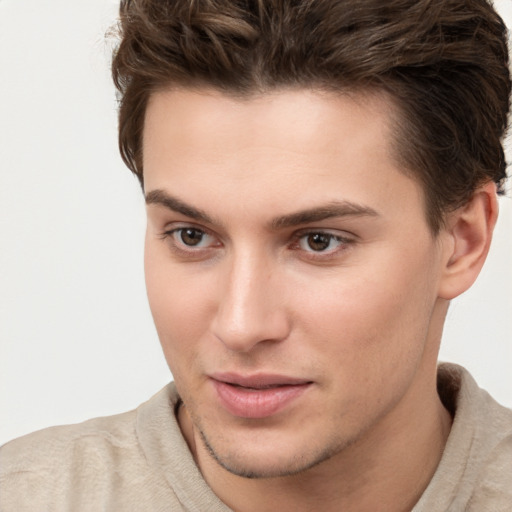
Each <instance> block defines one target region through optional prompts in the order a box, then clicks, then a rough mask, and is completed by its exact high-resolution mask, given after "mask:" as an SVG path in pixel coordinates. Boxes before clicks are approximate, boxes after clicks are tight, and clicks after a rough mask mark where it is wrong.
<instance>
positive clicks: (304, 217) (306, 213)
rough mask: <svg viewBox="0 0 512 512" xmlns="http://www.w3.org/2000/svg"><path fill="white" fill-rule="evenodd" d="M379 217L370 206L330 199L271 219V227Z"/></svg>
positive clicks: (281, 227)
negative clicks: (320, 204)
mask: <svg viewBox="0 0 512 512" xmlns="http://www.w3.org/2000/svg"><path fill="white" fill-rule="evenodd" d="M367 216H368V217H380V214H379V213H378V212H377V211H376V210H374V209H373V208H370V207H369V206H364V205H360V204H356V203H352V202H350V201H332V202H330V203H328V204H326V205H323V206H319V207H316V208H310V209H308V210H302V211H299V212H295V213H290V214H287V215H283V216H281V217H277V218H275V219H273V220H272V222H271V224H270V226H271V229H273V230H277V229H283V228H289V227H294V226H298V225H300V224H310V223H311V222H318V221H321V220H325V219H331V218H334V217H367Z"/></svg>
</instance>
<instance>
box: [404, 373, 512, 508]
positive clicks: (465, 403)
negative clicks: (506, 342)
mask: <svg viewBox="0 0 512 512" xmlns="http://www.w3.org/2000/svg"><path fill="white" fill-rule="evenodd" d="M438 391H439V395H440V397H441V399H442V401H443V403H444V404H445V407H446V408H447V409H448V410H450V412H452V415H453V416H454V419H453V425H452V429H451V432H450V436H449V438H448V442H447V444H446V446H445V450H444V453H443V456H442V458H441V462H440V464H439V466H438V468H437V471H436V473H435V475H434V477H433V479H432V481H431V482H430V485H429V486H428V488H427V489H426V491H425V493H424V495H423V497H422V499H421V500H420V502H419V503H418V505H417V507H416V508H415V509H414V511H415V512H419V511H423V510H425V511H428V510H454V511H455V510H465V511H467V512H480V511H482V510H492V511H493V512H505V511H509V510H511V506H512V410H510V409H508V408H506V407H503V406H502V405H500V404H499V403H497V402H496V401H495V400H494V399H493V398H492V397H491V396H490V395H489V394H488V393H487V392H486V391H484V390H483V389H480V388H479V387H478V385H477V384H476V382H475V381H474V380H473V378H472V377H471V375H470V374H469V373H468V372H467V371H466V370H465V369H464V368H462V367H460V366H456V365H451V364H450V365H447V364H443V365H440V367H439V372H438Z"/></svg>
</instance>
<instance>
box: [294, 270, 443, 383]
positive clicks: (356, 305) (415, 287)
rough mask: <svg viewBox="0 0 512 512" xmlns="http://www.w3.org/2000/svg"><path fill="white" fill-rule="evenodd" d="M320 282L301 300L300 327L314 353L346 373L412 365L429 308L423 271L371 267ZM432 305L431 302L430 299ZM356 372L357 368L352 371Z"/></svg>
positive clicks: (429, 287)
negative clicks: (321, 355)
mask: <svg viewBox="0 0 512 512" xmlns="http://www.w3.org/2000/svg"><path fill="white" fill-rule="evenodd" d="M370 268H373V269H375V268H377V269H380V271H373V272H372V273H371V274H370V273H367V274H366V275H365V273H364V272H363V270H362V269H360V270H359V271H354V272H353V274H354V275H355V276H356V277H354V275H349V273H348V272H347V273H346V274H345V275H343V276H340V278H338V279H332V280H331V282H330V283H324V284H325V285H326V286H324V287H323V289H322V292H321V293H320V292H318V288H316V290H317V291H316V292H312V293H310V294H309V297H308V300H307V301H302V304H301V306H300V307H301V308H302V310H303V315H302V318H303V320H304V323H303V328H304V329H305V334H306V337H307V338H308V339H311V340H316V342H315V343H316V344H317V345H318V346H317V351H318V352H320V353H323V354H325V355H326V357H327V358H328V361H329V364H331V365H338V366H339V367H340V369H341V370H342V371H343V372H346V374H347V375H351V374H352V373H353V372H352V370H351V369H354V372H356V373H357V371H359V372H360V374H361V375H363V374H364V375H368V373H373V374H375V375H376V376H377V375H378V374H379V373H382V374H383V375H384V374H389V372H390V371H391V372H392V371H393V368H396V367H397V365H402V366H403V365H415V364H416V362H417V361H418V359H419V358H420V357H421V354H422V352H423V348H424V343H425V341H426V338H427V333H428V329H429V322H430V313H431V306H432V305H429V304H428V303H429V297H430V296H431V295H432V296H433V293H432V285H431V284H429V280H428V277H425V275H426V274H428V270H425V267H424V272H423V273H422V272H419V271H418V270H417V268H416V266H414V268H413V267H411V268H410V269H407V268H404V266H403V265H397V264H395V265H394V266H393V265H385V266H383V267H381V266H378V267H377V266H372V267H370ZM432 302H433V300H432ZM355 369H357V370H355Z"/></svg>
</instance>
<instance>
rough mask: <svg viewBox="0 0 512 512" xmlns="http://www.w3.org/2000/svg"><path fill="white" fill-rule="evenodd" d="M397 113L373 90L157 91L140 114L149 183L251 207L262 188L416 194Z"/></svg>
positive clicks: (322, 194) (279, 193)
mask: <svg viewBox="0 0 512 512" xmlns="http://www.w3.org/2000/svg"><path fill="white" fill-rule="evenodd" d="M393 114H394V111H393V105H392V103H391V102H390V101H389V100H388V99H387V98H386V97H385V96H382V95H376V94H371V95H370V94H366V95H363V94H360V95H354V94H352V95H347V94H343V95H341V94H334V93H327V92H319V91H313V90H302V89H301V90H285V91H278V92H273V93H269V94H264V95H259V96H253V97H249V98H244V99H239V98H234V97H232V96H228V95H225V94H223V93H220V92H218V91H214V90H207V89H205V90H190V89H175V90H167V91H161V92H157V93H155V94H153V96H152V97H151V99H150V102H149V104H148V108H147V112H146V119H145V128H144V139H143V165H144V175H145V176H144V181H145V188H146V191H150V190H152V189H165V190H167V191H170V192H172V193H176V190H179V193H180V195H181V196H184V198H185V199H187V201H190V200H193V199H194V197H197V195H198V194H199V193H200V192H201V190H203V189H204V192H205V194H206V192H208V191H209V192H210V195H212V194H213V195H215V194H220V195H223V196H224V197H226V198H228V197H232V198H235V197H240V198H244V201H245V203H246V206H247V207H249V206H250V204H251V201H253V202H255V201H256V200H258V204H261V203H262V198H263V197H264V198H265V200H266V203H267V206H268V205H272V206H273V205H276V204H280V205H283V204H286V203H291V204H294V203H296V202H297V201H300V202H301V203H302V204H301V206H303V207H305V208H307V207H310V206H314V204H308V202H310V203H318V202H322V201H323V202H325V201H331V200H333V199H344V200H349V201H352V202H358V203H365V202H366V203H368V202H369V201H374V202H375V201H377V202H378V201H379V200H381V199H385V198H389V197H390V196H393V195H397V194H400V195H403V194H409V195H411V198H410V199H411V201H413V202H415V203H418V201H419V202H420V203H421V202H422V198H421V194H419V193H418V186H417V185H416V184H415V183H412V180H411V179H410V178H408V177H406V176H405V174H404V173H403V172H401V170H400V168H399V167H398V165H397V163H396V162H395V160H394V158H393V156H392V150H391V148H392V140H391V135H390V133H391V129H390V125H391V120H392V118H393ZM214 197H215V196H214ZM206 199H208V200H209V201H210V202H211V201H212V198H211V197H209V198H206V197H202V198H201V200H202V201H205V200H206ZM407 207H409V206H407ZM404 208H405V205H404ZM282 213H286V212H282Z"/></svg>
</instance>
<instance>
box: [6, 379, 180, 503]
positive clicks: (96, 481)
mask: <svg viewBox="0 0 512 512" xmlns="http://www.w3.org/2000/svg"><path fill="white" fill-rule="evenodd" d="M168 391H169V390H168V389H167V388H164V389H163V390H162V391H161V392H160V393H158V394H157V395H155V396H154V397H153V398H152V399H151V400H149V401H148V402H146V403H145V404H142V405H141V406H140V407H139V408H137V409H135V410H132V411H129V412H126V413H123V414H118V415H114V416H108V417H102V418H94V419H91V420H88V421H85V422H83V423H80V424H76V425H66V426H58V427H51V428H47V429H44V430H41V431H38V432H34V433H32V434H29V435H27V436H23V437H20V438H18V439H15V440H13V441H11V442H9V443H7V444H5V445H4V446H2V447H1V448H0V488H1V489H2V492H1V493H0V509H1V510H9V511H10V510H16V511H21V510H46V508H44V507H45V505H46V504H48V505H47V506H48V509H50V508H51V509H52V510H66V509H69V510H71V509H74V510H78V509H81V508H80V507H78V508H77V507H76V506H74V505H72V503H74V500H78V501H79V502H80V503H83V502H84V499H87V498H85V496H86V495H89V497H90V498H89V499H94V500H97V502H98V503H101V502H104V501H105V500H109V499H111V498H112V493H113V492H114V490H116V491H115V492H116V493H118V494H120V495H121V494H123V493H125V494H126V496H129V495H130V494H131V493H134V492H135V489H136V488H137V487H138V486H140V487H148V488H149V487H151V486H148V485H147V484H148V479H151V477H152V471H151V469H150V468H149V465H148V462H147V459H146V456H145V454H144V450H143V448H142V447H141V443H140V440H139V437H140V436H139V431H138V430H139V420H140V415H141V413H143V412H144V410H145V409H147V408H148V407H149V408H155V407H156V408H158V407H162V404H165V405H166V406H167V408H168V409H171V407H170V404H169V400H168V395H169V392H168ZM152 484H153V488H154V486H155V485H157V486H158V483H156V484H155V478H154V477H153V478H152ZM50 503H51V504H52V505H51V506H50V505H49V504H50ZM43 504H44V505H43ZM94 504H96V501H95V502H94ZM91 505H92V503H91ZM41 507H42V508H41ZM93 508H94V506H93Z"/></svg>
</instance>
